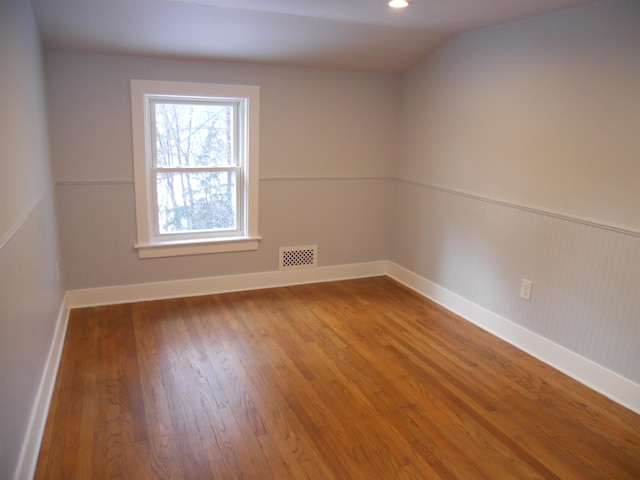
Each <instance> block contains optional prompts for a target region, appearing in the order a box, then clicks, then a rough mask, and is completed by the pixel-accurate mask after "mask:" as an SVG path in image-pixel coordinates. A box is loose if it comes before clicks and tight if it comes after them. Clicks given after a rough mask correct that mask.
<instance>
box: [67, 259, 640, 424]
mask: <svg viewBox="0 0 640 480" xmlns="http://www.w3.org/2000/svg"><path fill="white" fill-rule="evenodd" d="M378 275H388V276H390V277H391V278H393V279H395V280H397V281H399V282H400V283H402V284H404V285H407V286H408V287H410V288H411V289H413V290H415V291H417V292H418V293H420V294H421V295H423V296H425V297H427V298H429V299H431V300H433V301H435V302H436V303H439V304H440V305H442V306H443V307H445V308H447V309H448V310H451V311H452V312H454V313H456V314H458V315H460V316H461V317H462V318H464V319H466V320H468V321H470V322H471V323H473V324H475V325H478V326H479V327H481V328H483V329H484V330H487V331H488V332H490V333H492V334H493V335H496V336H497V337H499V338H501V339H503V340H505V341H507V342H509V343H510V344H512V345H514V346H516V347H518V348H519V349H521V350H523V351H525V352H527V353H529V354H530V355H532V356H534V357H536V358H538V359H539V360H541V361H543V362H545V363H547V364H548V365H551V366H552V367H554V368H556V369H558V370H560V371H561V372H563V373H565V374H567V375H569V376H570V377H572V378H574V379H576V380H578V381H579V382H580V383H583V384H584V385H586V386H588V387H590V388H592V389H593V390H596V391H597V392H600V393H602V394H603V395H605V396H607V397H609V398H611V399H612V400H614V401H615V402H617V403H619V404H621V405H624V406H625V407H627V408H629V409H631V410H633V411H635V412H637V413H640V385H638V384H637V383H634V382H632V381H631V380H629V379H627V378H624V377H622V376H621V375H618V374H617V373H615V372H613V371H611V370H608V369H607V368H605V367H603V366H601V365H598V364H597V363H595V362H593V361H591V360H589V359H587V358H585V357H582V356H580V355H578V354H577V353H575V352H572V351H571V350H568V349H567V348H565V347H563V346H561V345H558V344H557V343H554V342H552V341H551V340H549V339H547V338H544V337H542V336H540V335H538V334H536V333H534V332H532V331H530V330H527V329H526V328H524V327H522V326H520V325H518V324H516V323H514V322H512V321H510V320H508V319H506V318H503V317H501V316H499V315H497V314H495V313H493V312H491V311H489V310H487V309H485V308H483V307H481V306H479V305H477V304H475V303H473V302H471V301H469V300H467V299H466V298H464V297H461V296H460V295H457V294H455V293H453V292H451V291H449V290H447V289H445V288H443V287H441V286H439V285H437V284H435V283H433V282H431V281H430V280H427V279H425V278H423V277H420V276H419V275H417V274H415V273H413V272H411V271H409V270H407V269H405V268H403V267H401V266H399V265H397V264H395V263H393V262H389V261H380V262H369V263H358V264H351V265H337V266H329V267H319V268H313V269H305V270H290V271H270V272H260V273H250V274H242V275H229V276H223V277H208V278H196V279H189V280H175V281H166V282H157V283H144V284H135V285H122V286H115V287H104V288H92V289H85V290H71V291H69V292H67V297H66V299H67V306H68V308H76V307H85V306H93V305H109V304H116V303H127V302H135V301H144V300H159V299H164V298H176V297H189V296H195V295H207V294H213V293H226V292H234V291H241V290H256V289H262V288H272V287H282V286H287V285H299V284H304V283H317V282H329V281H335V280H346V279H350V278H364V277H372V276H378Z"/></svg>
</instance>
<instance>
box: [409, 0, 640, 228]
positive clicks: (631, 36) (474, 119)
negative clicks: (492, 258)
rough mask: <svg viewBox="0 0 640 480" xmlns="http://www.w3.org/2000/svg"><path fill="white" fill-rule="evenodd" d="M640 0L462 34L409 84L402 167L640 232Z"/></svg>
mask: <svg viewBox="0 0 640 480" xmlns="http://www.w3.org/2000/svg"><path fill="white" fill-rule="evenodd" d="M639 45H640V3H639V2H635V1H632V0H613V1H608V0H607V1H604V2H599V3H596V4H593V5H589V6H586V7H580V8H574V9H570V10H565V11H562V12H560V13H555V14H551V15H545V16H542V17H538V18H534V19H530V20H523V21H518V22H512V23H509V24H506V25H502V26H498V27H494V28H490V29H485V30H480V31H476V32H472V33H468V34H465V35H461V36H459V37H457V38H456V39H454V40H453V41H451V42H450V43H449V44H447V46H446V47H444V48H442V49H441V50H440V51H439V52H438V53H437V54H435V55H433V56H432V57H429V58H428V59H426V61H424V62H423V63H422V64H420V65H419V66H417V67H416V68H415V69H413V70H412V71H411V72H409V73H408V74H407V75H406V77H405V81H404V84H403V95H404V114H403V132H405V133H406V134H405V136H404V140H403V155H402V159H403V161H402V162H401V163H400V165H399V169H398V174H399V176H400V177H401V178H406V179H420V180H421V181H423V182H426V183H429V184H431V185H436V186H439V187H446V188H450V189H454V190H458V191H462V192H465V193H471V194H476V195H479V196H483V197H488V198H492V199H496V200H504V201H507V202H511V203H516V204H518V205H524V206H529V207H533V208H539V209H543V210H547V211H552V212H556V213H560V214H565V215H569V216H575V217H578V218H582V219H586V220H593V221H595V222H603V223H606V224H608V225H613V226H617V227H621V228H627V229H634V230H635V231H640V193H639V190H638V180H639V179H640V162H639V161H638V152H639V151H640V135H639V134H638V132H639V129H638V125H640V94H639V92H638V85H639V81H638V79H640V47H639Z"/></svg>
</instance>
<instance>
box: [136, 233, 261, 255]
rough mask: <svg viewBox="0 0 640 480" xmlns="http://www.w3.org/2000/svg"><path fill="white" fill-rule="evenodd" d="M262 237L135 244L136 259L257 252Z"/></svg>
mask: <svg viewBox="0 0 640 480" xmlns="http://www.w3.org/2000/svg"><path fill="white" fill-rule="evenodd" d="M260 240H262V237H237V238H223V239H216V240H211V239H208V240H188V241H179V242H163V243H149V244H137V245H135V248H136V249H137V250H138V258H159V257H178V256H183V255H201V254H205V253H223V252H243V251H248V250H257V249H258V245H259V243H260Z"/></svg>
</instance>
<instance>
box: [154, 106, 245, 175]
mask: <svg viewBox="0 0 640 480" xmlns="http://www.w3.org/2000/svg"><path fill="white" fill-rule="evenodd" d="M154 107H155V116H154V118H155V137H156V138H155V140H156V152H155V153H156V155H155V157H156V158H155V162H156V163H155V165H156V166H158V167H177V166H180V167H186V166H191V167H199V166H206V167H211V166H216V167H226V166H231V165H232V164H233V161H234V160H233V157H234V155H233V113H234V107H233V105H229V104H227V105H225V104H210V103H196V102H192V103H160V102H154Z"/></svg>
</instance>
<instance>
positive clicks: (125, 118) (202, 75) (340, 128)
mask: <svg viewBox="0 0 640 480" xmlns="http://www.w3.org/2000/svg"><path fill="white" fill-rule="evenodd" d="M45 63H46V73H47V93H48V102H49V110H50V124H51V145H52V156H53V166H54V167H53V168H54V175H55V178H56V181H57V199H58V202H59V219H60V220H59V222H60V232H61V244H62V248H63V258H64V264H65V266H66V270H67V275H66V281H67V282H68V286H69V288H71V289H79V288H94V287H102V286H110V285H125V284H132V283H140V282H152V281H161V280H173V279H180V278H195V277H210V276H219V275H230V274H238V273H251V272H261V271H273V270H277V261H278V249H279V247H286V246H296V245H309V244H317V245H318V260H319V264H320V265H321V266H327V265H339V264H345V263H359V262H369V261H377V260H385V259H386V258H387V257H388V254H389V251H388V246H389V241H388V238H389V237H388V235H389V227H390V224H391V211H392V200H393V187H392V179H391V177H392V173H393V170H394V162H395V157H396V155H397V151H396V148H395V147H396V146H397V143H398V142H397V138H398V137H397V134H398V127H397V125H398V108H399V105H398V101H397V100H398V88H399V78H398V77H397V76H393V75H383V74H368V73H349V72H338V71H327V70H313V69H299V68H285V67H275V66H265V65H249V64H240V63H224V62H205V61H191V60H175V59H159V58H145V57H129V56H109V55H90V54H75V53H65V52H53V51H52V52H48V53H47V55H46V62H45ZM135 78H139V79H154V80H175V81H193V82H211V83H238V84H252V85H259V86H260V112H261V118H260V178H261V181H260V218H259V230H260V234H261V235H262V237H263V241H262V242H261V244H260V248H259V250H258V251H254V252H238V253H229V254H213V255H198V256H185V257H175V258H162V259H144V260H140V259H138V257H137V253H136V251H135V250H134V247H133V246H134V244H135V243H136V231H135V210H134V189H133V167H132V166H133V159H132V136H131V135H132V134H131V113H130V108H131V105H130V87H129V82H130V80H131V79H135Z"/></svg>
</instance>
